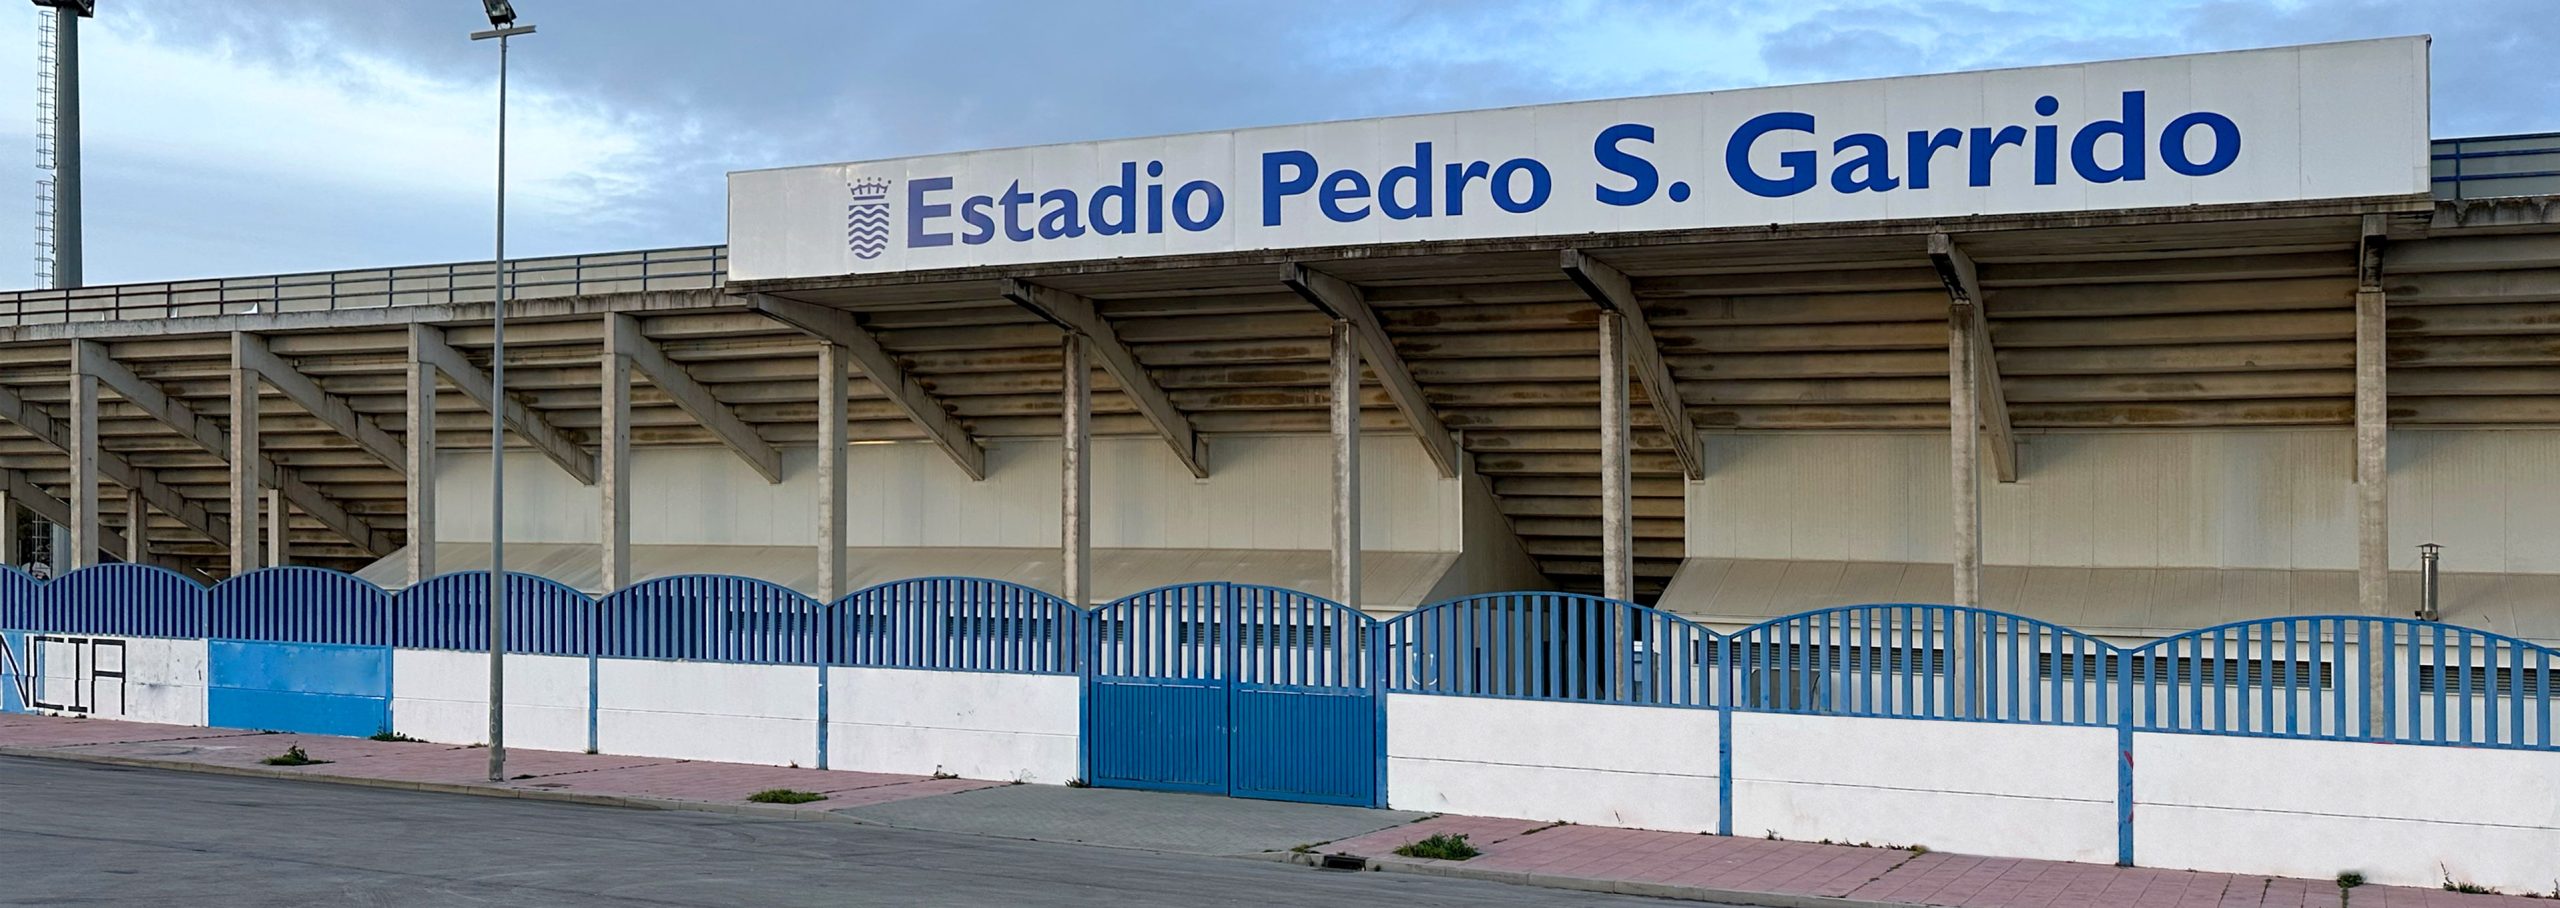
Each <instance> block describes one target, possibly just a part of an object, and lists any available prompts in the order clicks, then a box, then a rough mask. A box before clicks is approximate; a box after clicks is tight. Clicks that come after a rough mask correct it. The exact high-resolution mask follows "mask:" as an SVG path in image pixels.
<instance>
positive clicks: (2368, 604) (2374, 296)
mask: <svg viewBox="0 0 2560 908" xmlns="http://www.w3.org/2000/svg"><path fill="white" fill-rule="evenodd" d="M2363 227H2364V230H2363V233H2362V236H2361V237H2360V238H2359V239H2358V240H2357V243H2356V406H2355V412H2356V475H2355V479H2356V607H2357V611H2358V612H2360V613H2362V614H2365V615H2372V616H2376V617H2391V512H2390V492H2391V463H2390V454H2391V386H2390V375H2389V371H2388V369H2387V367H2386V365H2385V364H2386V363H2387V362H2388V360H2387V359H2386V357H2387V356H2388V354H2389V350H2388V349H2387V341H2388V340H2389V338H2390V333H2389V330H2388V321H2387V319H2388V313H2387V312H2386V307H2385V305H2384V303H2385V298H2384V295H2383V289H2382V281H2383V246H2384V244H2385V242H2386V241H2387V238H2388V236H2389V233H2390V219H2389V218H2386V217H2383V216H2382V215H2378V214H2370V215H2366V216H2365V217H2364V224H2363ZM2394 637H2395V635H2394V634H2392V633H2391V632H2390V630H2389V628H2388V626H2386V627H2385V629H2384V633H2383V635H2382V639H2380V640H2377V641H2373V642H2372V643H2371V644H2369V648H2370V649H2371V650H2372V651H2371V652H2369V653H2368V655H2369V656H2370V658H2367V659H2366V660H2365V695H2364V701H2365V704H2366V706H2365V710H2366V718H2367V719H2368V721H2369V722H2370V723H2371V725H2370V728H2371V729H2372V730H2373V732H2374V734H2375V736H2376V737H2378V738H2387V737H2388V736H2389V735H2390V733H2391V732H2392V730H2393V729H2395V728H2396V727H2397V726H2396V723H2395V722H2394V720H2393V715H2392V711H2393V709H2394V706H2395V704H2394V703H2393V702H2392V699H2391V696H2390V693H2391V684H2390V670H2389V668H2388V666H2390V665H2391V664H2392V663H2393V659H2394V656H2393V653H2392V647H2393V646H2394V645H2395V643H2396V642H2397V641H2396V640H2395V639H2394ZM2411 638H2412V642H2413V643H2414V642H2415V635H2414V634H2412V635H2411Z"/></svg>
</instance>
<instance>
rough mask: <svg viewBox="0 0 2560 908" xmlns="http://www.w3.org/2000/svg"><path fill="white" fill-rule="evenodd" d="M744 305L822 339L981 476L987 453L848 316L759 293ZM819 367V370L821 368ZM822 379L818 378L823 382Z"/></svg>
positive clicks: (972, 472)
mask: <svg viewBox="0 0 2560 908" xmlns="http://www.w3.org/2000/svg"><path fill="white" fill-rule="evenodd" d="M747 304H748V305H749V306H752V307H754V308H755V310H756V311H758V312H762V313H764V314H766V315H769V316H772V317H773V318H774V320H776V321H779V322H782V323H783V324H786V325H790V326H791V327H794V328H798V329H800V330H801V332H803V333H806V334H808V335H809V336H811V337H815V338H817V339H819V340H822V341H825V342H826V343H827V344H828V345H829V348H830V349H835V350H837V351H839V352H840V354H841V355H843V356H846V357H849V358H851V360H852V362H853V364H854V365H855V366H858V367H860V368H861V369H862V374H863V375H864V376H865V377H868V378H870V379H871V383H872V384H874V385H877V386H879V388H880V390H881V391H882V392H883V393H885V394H887V395H888V396H889V403H890V404H891V405H892V406H895V407H897V408H898V409H899V411H901V412H904V413H905V414H907V418H908V419H912V420H915V423H916V427H917V428H920V429H923V430H924V434H925V437H926V438H930V439H932V440H933V443H934V444H935V445H936V446H939V447H940V448H942V452H943V453H944V454H948V455H950V457H951V461H952V462H953V463H957V464H959V465H960V469H961V470H962V471H963V472H966V473H968V474H969V478H970V479H985V478H987V451H986V448H985V446H983V445H980V444H979V443H978V440H977V439H975V438H971V437H969V430H968V429H966V428H964V427H962V426H961V425H960V421H959V420H957V419H954V418H952V416H951V411H950V410H948V409H946V408H944V407H943V406H942V402H941V401H939V400H936V399H934V396H933V392H930V391H927V390H925V388H924V384H923V383H921V382H919V381H917V380H916V378H915V376H913V375H910V374H908V373H907V369H906V367H905V366H902V365H900V364H899V363H898V358H897V357H895V356H892V355H890V353H889V351H888V350H887V349H886V348H883V347H881V346H880V341H879V339H878V338H876V337H874V336H872V334H871V331H870V330H869V329H866V328H864V327H862V324H861V322H859V321H857V320H856V319H855V318H854V317H853V314H852V313H850V312H844V311H841V310H837V309H829V308H827V307H825V306H819V305H815V304H812V303H804V302H800V301H798V300H787V299H783V298H780V297H776V296H770V295H767V294H762V293H754V294H748V296H747ZM822 371H823V370H822ZM824 380H825V379H824V377H823V375H822V377H821V378H820V381H824Z"/></svg>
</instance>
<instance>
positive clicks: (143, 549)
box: [124, 489, 151, 564]
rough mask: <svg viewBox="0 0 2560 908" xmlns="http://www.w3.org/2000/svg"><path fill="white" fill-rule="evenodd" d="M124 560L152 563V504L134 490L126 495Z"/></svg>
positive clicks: (126, 492) (127, 491) (136, 562)
mask: <svg viewBox="0 0 2560 908" xmlns="http://www.w3.org/2000/svg"><path fill="white" fill-rule="evenodd" d="M124 541H125V544H124V560H125V561H127V562H130V563H133V564H149V563H151V504H150V502H146V501H143V500H142V496H141V495H138V494H135V493H134V491H133V490H132V489H126V490H125V493H124Z"/></svg>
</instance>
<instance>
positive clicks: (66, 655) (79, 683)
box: [0, 634, 131, 718]
mask: <svg viewBox="0 0 2560 908" xmlns="http://www.w3.org/2000/svg"><path fill="white" fill-rule="evenodd" d="M0 674H5V675H6V676H7V678H8V682H9V683H8V684H7V685H6V687H7V689H6V690H5V691H0V694H7V695H8V696H7V697H6V698H5V699H7V700H9V701H12V702H8V703H6V704H0V705H6V706H7V707H8V708H9V709H10V711H12V712H50V713H62V714H66V715H79V716H98V717H101V718H120V717H123V716H125V715H126V714H127V712H128V711H129V707H130V706H131V703H130V702H129V701H128V699H127V697H126V692H125V641H124V640H123V639H121V638H116V637H75V636H66V635H61V634H25V635H12V636H11V637H9V638H8V639H6V640H5V641H0Z"/></svg>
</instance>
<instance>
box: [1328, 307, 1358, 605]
mask: <svg viewBox="0 0 2560 908" xmlns="http://www.w3.org/2000/svg"><path fill="white" fill-rule="evenodd" d="M1332 403H1333V598H1334V599H1335V600H1336V601H1338V602H1341V603H1342V604H1344V605H1348V606H1350V607H1352V608H1359V607H1360V337H1359V335H1358V334H1356V333H1354V332H1353V330H1352V325H1351V323H1350V322H1348V321H1337V322H1334V323H1333V401H1332Z"/></svg>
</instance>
